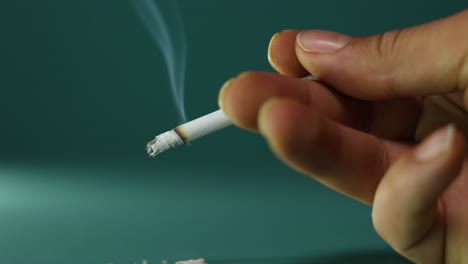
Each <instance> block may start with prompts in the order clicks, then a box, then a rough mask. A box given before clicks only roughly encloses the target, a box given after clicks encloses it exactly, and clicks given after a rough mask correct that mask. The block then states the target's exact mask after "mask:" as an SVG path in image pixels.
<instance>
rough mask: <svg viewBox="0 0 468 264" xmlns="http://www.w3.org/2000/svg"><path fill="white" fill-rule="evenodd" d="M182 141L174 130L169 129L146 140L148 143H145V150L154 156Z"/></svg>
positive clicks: (180, 143)
mask: <svg viewBox="0 0 468 264" xmlns="http://www.w3.org/2000/svg"><path fill="white" fill-rule="evenodd" d="M183 143H184V141H183V140H182V139H181V138H180V136H179V135H178V134H177V133H176V132H175V131H174V130H170V131H167V132H165V133H162V134H161V135H159V136H156V137H155V138H154V139H153V140H151V141H150V142H148V144H146V150H147V152H148V155H150V156H151V157H156V156H157V155H159V154H161V153H163V152H164V151H166V150H169V149H171V148H175V147H177V146H179V145H182V144H183Z"/></svg>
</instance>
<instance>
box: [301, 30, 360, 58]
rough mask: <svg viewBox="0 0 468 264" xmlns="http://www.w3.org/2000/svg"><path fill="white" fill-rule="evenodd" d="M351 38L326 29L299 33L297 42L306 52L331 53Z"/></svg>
mask: <svg viewBox="0 0 468 264" xmlns="http://www.w3.org/2000/svg"><path fill="white" fill-rule="evenodd" d="M350 40H351V37H349V36H346V35H343V34H340V33H336V32H332V31H324V30H309V31H303V32H301V33H299V34H298V35H297V39H296V42H297V44H298V45H299V46H300V47H301V48H302V49H303V50H304V51H306V52H316V53H330V52H334V51H337V50H339V49H341V48H343V47H344V46H346V44H348V42H349V41H350Z"/></svg>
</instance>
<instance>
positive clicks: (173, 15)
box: [133, 0, 187, 122]
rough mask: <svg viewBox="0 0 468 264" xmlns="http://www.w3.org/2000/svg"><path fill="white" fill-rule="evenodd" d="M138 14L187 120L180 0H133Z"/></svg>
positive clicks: (180, 112) (183, 34)
mask: <svg viewBox="0 0 468 264" xmlns="http://www.w3.org/2000/svg"><path fill="white" fill-rule="evenodd" d="M133 5H134V6H135V9H136V11H137V14H138V16H139V17H140V18H141V21H142V22H143V24H144V25H145V27H146V29H147V30H148V32H149V34H150V35H151V37H152V39H153V41H154V42H155V43H156V44H157V45H158V46H159V48H160V50H161V52H162V55H163V57H164V60H165V62H166V66H167V71H168V74H169V83H170V86H171V90H172V95H173V97H174V102H175V104H176V106H177V111H178V112H179V116H180V118H181V119H182V120H181V121H182V122H185V121H186V119H187V118H186V114H185V106H184V85H185V67H186V59H187V43H186V39H185V32H184V26H183V22H182V18H181V16H180V12H179V8H178V1H177V0H160V1H158V3H157V2H155V1H154V0H133Z"/></svg>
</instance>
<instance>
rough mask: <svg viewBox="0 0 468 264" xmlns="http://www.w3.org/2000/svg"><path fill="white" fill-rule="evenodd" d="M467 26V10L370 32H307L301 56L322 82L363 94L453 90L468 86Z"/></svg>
mask: <svg viewBox="0 0 468 264" xmlns="http://www.w3.org/2000/svg"><path fill="white" fill-rule="evenodd" d="M467 28H468V9H466V10H465V11H463V12H461V13H458V14H455V15H453V16H451V17H447V18H444V19H441V20H437V21H434V22H431V23H428V24H424V25H420V26H416V27H411V28H406V29H402V30H394V31H389V32H386V33H384V34H382V35H376V36H371V37H354V38H351V37H348V36H345V35H341V34H339V33H334V32H329V31H321V30H312V31H304V32H301V33H300V34H298V35H297V39H296V55H297V57H298V59H299V61H300V63H301V64H302V66H303V67H305V68H306V70H308V71H309V72H310V73H312V74H313V75H316V76H317V77H319V78H320V79H321V80H322V81H323V82H325V83H327V84H330V85H331V86H333V87H335V88H337V89H338V90H340V91H342V92H344V93H346V94H348V95H351V96H354V97H358V98H361V99H382V98H392V97H401V96H416V95H428V94H443V93H450V92H455V91H459V90H465V89H466V88H467V86H468V34H466V33H467V31H466V29H467ZM465 105H466V104H465Z"/></svg>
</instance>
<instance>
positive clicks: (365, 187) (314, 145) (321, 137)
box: [259, 98, 407, 203]
mask: <svg viewBox="0 0 468 264" xmlns="http://www.w3.org/2000/svg"><path fill="white" fill-rule="evenodd" d="M259 129H260V132H261V133H262V134H263V135H264V136H265V137H266V139H267V140H268V142H269V145H270V147H271V149H272V150H273V152H274V153H275V154H276V155H277V156H278V157H279V158H280V159H281V160H283V161H284V162H286V163H287V164H289V165H291V166H292V167H294V168H296V169H297V170H299V171H300V172H303V173H305V174H308V175H312V176H314V177H315V178H316V179H317V180H319V181H320V182H322V183H324V184H325V185H327V186H329V187H331V188H333V189H335V190H337V191H339V192H342V193H344V194H346V195H349V196H351V197H353V198H355V199H358V200H360V201H363V202H365V203H371V202H372V200H373V196H374V193H375V189H376V187H377V184H378V182H379V181H380V178H381V177H382V176H383V173H384V172H385V170H386V169H387V167H388V165H389V164H390V163H391V162H392V160H393V159H395V158H396V157H397V156H398V155H400V154H401V152H403V151H405V150H406V148H407V147H406V146H404V145H398V144H391V143H388V142H384V141H381V140H379V139H378V138H376V137H374V136H372V135H369V134H366V133H362V132H359V131H356V130H354V129H351V128H348V127H345V126H342V125H339V124H337V123H335V122H333V121H331V120H328V119H326V118H323V117H322V116H320V115H318V114H317V113H316V112H314V111H312V110H311V109H310V108H308V107H307V106H305V105H303V104H301V103H299V102H297V101H293V100H290V99H280V98H273V99H270V100H268V101H267V102H266V103H265V104H264V105H263V106H262V108H261V111H260V116H259Z"/></svg>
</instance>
